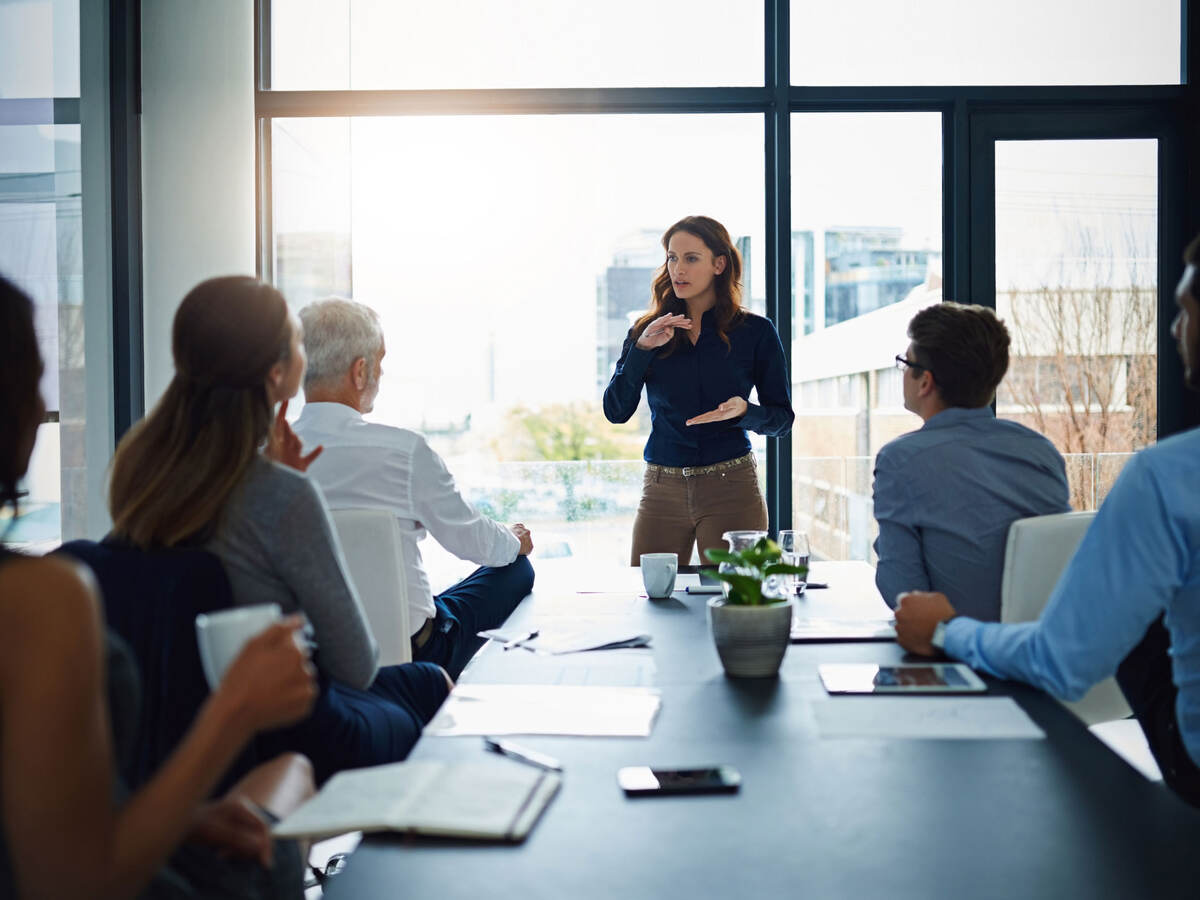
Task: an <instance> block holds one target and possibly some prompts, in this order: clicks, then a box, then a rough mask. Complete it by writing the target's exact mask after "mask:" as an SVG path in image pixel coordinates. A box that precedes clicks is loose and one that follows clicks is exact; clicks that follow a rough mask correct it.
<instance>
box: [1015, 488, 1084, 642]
mask: <svg viewBox="0 0 1200 900" xmlns="http://www.w3.org/2000/svg"><path fill="white" fill-rule="evenodd" d="M1095 517H1096V514H1095V513H1094V512H1069V513H1058V514H1057V515H1053V516H1034V517H1033V518H1030V519H1017V521H1015V522H1013V523H1012V525H1010V526H1009V529H1008V544H1007V546H1006V547H1005V551H1004V579H1003V581H1001V583H1000V621H1001V622H1032V621H1033V620H1034V619H1036V618H1037V617H1038V616H1040V615H1041V614H1042V609H1043V607H1045V605H1046V601H1047V600H1049V599H1050V592H1051V591H1053V590H1054V585H1056V584H1057V583H1058V579H1059V576H1061V575H1062V573H1063V570H1064V569H1066V568H1067V563H1069V562H1070V561H1071V557H1072V556H1074V555H1075V550H1076V548H1077V547H1078V546H1079V542H1080V541H1082V540H1083V535H1084V532H1086V531H1087V530H1088V526H1089V525H1091V524H1092V519H1094V518H1095Z"/></svg>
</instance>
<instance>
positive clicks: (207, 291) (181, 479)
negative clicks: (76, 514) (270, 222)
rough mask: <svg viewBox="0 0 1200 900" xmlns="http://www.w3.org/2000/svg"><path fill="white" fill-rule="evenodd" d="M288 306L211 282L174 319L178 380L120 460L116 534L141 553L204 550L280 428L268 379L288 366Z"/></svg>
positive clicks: (264, 287) (269, 294)
mask: <svg viewBox="0 0 1200 900" xmlns="http://www.w3.org/2000/svg"><path fill="white" fill-rule="evenodd" d="M291 337H292V326H291V323H290V321H289V319H288V309H287V302H286V301H285V300H284V299H283V295H282V294H280V293H279V291H277V290H275V288H273V287H271V286H270V285H268V284H264V283H262V282H261V281H257V280H255V279H253V278H245V277H228V278H213V279H210V280H208V281H203V282H201V283H200V284H198V285H196V287H194V288H192V290H191V292H189V293H188V295H187V296H186V297H184V298H183V303H181V304H180V306H179V310H178V311H177V312H176V313H175V323H174V326H173V328H172V334H171V349H172V352H173V354H174V357H175V377H174V378H173V379H172V380H171V384H170V385H169V386H168V387H167V390H166V393H164V394H163V397H162V399H161V400H159V402H158V405H157V406H155V407H154V409H153V411H152V412H151V413H150V414H149V415H148V416H146V418H145V419H143V420H142V421H141V422H139V423H138V424H137V425H135V426H134V427H133V428H131V429H130V431H129V433H128V434H127V435H125V437H124V438H123V439H122V440H121V443H120V446H118V447H117V453H116V456H115V457H113V463H112V479H111V481H110V484H109V493H108V502H109V510H110V512H111V514H112V519H113V534H115V535H116V536H117V537H120V538H124V539H125V540H128V541H129V542H131V543H132V544H134V545H136V546H139V547H173V546H175V545H177V544H182V543H203V542H204V541H205V540H207V539H208V538H209V537H211V536H212V534H213V533H214V531H215V530H216V527H217V524H218V522H219V520H220V515H221V511H222V509H223V508H224V506H225V503H226V500H227V499H228V498H229V495H230V493H231V492H232V491H233V489H234V488H235V487H236V486H237V484H238V482H239V481H240V480H241V478H242V476H243V475H244V474H245V472H246V469H247V468H248V467H249V466H250V463H251V462H252V461H253V460H254V457H255V455H256V454H257V453H258V449H259V446H260V445H261V444H262V443H263V441H264V440H265V439H266V437H267V432H268V430H269V429H270V426H271V415H272V408H271V402H270V400H269V399H268V397H267V388H266V379H267V375H268V373H269V372H270V370H271V367H272V366H274V365H275V364H276V363H278V362H281V361H286V360H287V358H288V355H289V352H290V347H291Z"/></svg>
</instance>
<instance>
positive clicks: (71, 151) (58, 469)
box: [0, 0, 88, 550]
mask: <svg viewBox="0 0 1200 900" xmlns="http://www.w3.org/2000/svg"><path fill="white" fill-rule="evenodd" d="M78 95H79V4H78V2H64V0H54V2H50V0H29V2H23V3H0V123H5V122H7V123H14V122H19V123H20V124H0V274H3V275H4V276H5V277H6V278H8V279H10V280H12V281H13V282H14V283H15V284H17V285H18V286H19V287H20V288H21V289H22V290H24V291H25V292H26V293H27V294H29V295H30V296H31V297H32V298H33V301H34V304H35V324H36V327H37V334H38V343H39V346H40V349H41V354H42V359H43V361H44V363H45V375H44V376H43V378H42V384H41V391H42V396H43V399H44V400H45V402H46V410H47V414H46V419H45V421H44V423H43V424H42V425H41V427H40V429H39V432H38V438H37V444H36V445H35V448H34V455H33V459H32V460H31V462H30V468H29V472H28V474H27V476H26V479H25V482H24V485H23V490H24V491H25V492H26V493H25V496H24V497H23V498H22V500H21V507H20V509H21V516H20V517H19V518H18V519H17V520H16V521H15V522H14V521H11V520H9V519H7V518H6V519H3V520H0V540H3V541H5V542H6V543H10V544H16V545H20V546H24V547H27V548H30V549H33V550H41V549H48V548H50V547H53V546H54V545H55V544H57V543H58V542H59V540H60V539H62V538H64V537H66V538H70V537H79V536H82V535H83V534H84V533H85V531H86V514H87V502H88V498H87V490H88V489H87V478H86V473H87V458H86V457H87V454H86V449H85V440H84V425H85V419H86V414H85V410H86V400H85V397H84V386H85V382H84V348H83V247H82V243H83V241H82V235H83V222H82V215H81V214H82V207H81V197H82V182H81V175H80V169H81V167H80V127H79V124H78V99H77V98H78ZM55 98H58V99H59V102H58V103H56V102H55ZM64 99H66V100H70V99H74V110H75V112H74V114H73V116H74V122H72V121H71V118H72V114H70V113H64V111H63V110H64V107H66V104H64V103H63V102H61V101H62V100H64Z"/></svg>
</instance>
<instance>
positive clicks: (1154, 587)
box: [896, 235, 1200, 807]
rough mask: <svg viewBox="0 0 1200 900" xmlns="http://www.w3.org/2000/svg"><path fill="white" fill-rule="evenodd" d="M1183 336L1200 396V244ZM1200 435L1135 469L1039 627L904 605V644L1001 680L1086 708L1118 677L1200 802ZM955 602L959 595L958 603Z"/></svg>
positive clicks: (1153, 742) (1170, 775)
mask: <svg viewBox="0 0 1200 900" xmlns="http://www.w3.org/2000/svg"><path fill="white" fill-rule="evenodd" d="M1183 261H1184V265H1185V268H1184V270H1183V277H1182V278H1180V280H1179V285H1178V287H1176V289H1175V301H1176V303H1177V304H1178V307H1179V312H1178V315H1177V316H1176V317H1175V321H1174V323H1173V324H1172V325H1171V334H1172V335H1173V336H1174V338H1175V341H1176V343H1177V345H1178V348H1179V355H1180V357H1181V358H1182V360H1183V377H1184V383H1185V384H1186V385H1187V386H1188V387H1189V388H1191V389H1192V390H1194V391H1200V235H1197V236H1196V238H1195V239H1193V240H1192V242H1191V243H1190V244H1189V245H1188V248H1187V250H1186V251H1184V257H1183ZM1197 485H1200V429H1197V428H1193V429H1192V430H1191V431H1185V432H1183V433H1181V434H1176V435H1173V436H1172V437H1169V438H1166V439H1164V440H1162V441H1159V442H1158V443H1157V444H1155V445H1154V446H1153V447H1149V448H1148V449H1146V450H1143V451H1141V452H1140V453H1138V454H1137V456H1135V457H1134V458H1133V459H1131V460H1130V461H1129V463H1128V464H1126V466H1125V468H1124V469H1123V470H1122V471H1121V476H1120V477H1119V478H1118V479H1117V483H1116V484H1115V485H1113V489H1112V490H1111V491H1110V492H1109V494H1108V497H1107V498H1105V500H1104V504H1103V505H1102V506H1101V507H1100V511H1099V512H1098V513H1096V519H1095V521H1094V522H1092V525H1091V527H1090V528H1089V529H1088V531H1087V534H1085V535H1084V536H1083V541H1082V542H1081V543H1080V545H1079V549H1078V550H1076V551H1075V555H1074V556H1073V557H1072V558H1071V562H1070V563H1069V564H1068V565H1067V568H1066V571H1064V572H1063V574H1062V577H1061V578H1059V580H1058V584H1057V585H1056V586H1055V588H1054V591H1053V592H1052V593H1051V594H1050V600H1049V601H1048V602H1047V603H1046V608H1045V609H1044V610H1042V616H1041V618H1040V619H1038V621H1036V622H1022V623H1020V624H1013V625H999V624H993V623H987V624H985V623H983V622H978V621H974V616H973V615H972V614H971V613H968V612H966V611H965V607H966V604H965V603H963V602H961V600H962V599H963V598H961V597H960V596H959V595H956V594H950V593H949V592H948V591H946V592H940V593H927V592H920V593H912V594H907V595H905V596H904V598H903V600H902V601H901V603H900V606H899V608H898V609H897V610H896V639H897V640H898V641H899V642H900V645H901V646H902V647H904V649H906V650H909V651H911V652H913V653H920V654H923V655H926V656H931V655H933V654H934V653H937V652H939V651H940V652H943V653H945V654H946V655H947V656H949V657H951V658H953V659H961V660H963V661H964V662H966V663H968V664H969V665H970V666H972V667H973V668H976V669H983V670H984V671H986V672H989V673H991V674H992V675H995V676H997V677H999V678H1013V679H1019V680H1020V681H1025V682H1028V683H1029V684H1032V685H1034V686H1036V687H1039V688H1042V689H1043V690H1046V691H1049V692H1050V693H1052V694H1054V695H1055V696H1056V697H1062V698H1063V699H1065V700H1078V699H1079V698H1080V697H1082V696H1083V695H1084V694H1085V693H1086V692H1087V690H1088V688H1090V687H1091V686H1092V685H1093V684H1095V683H1096V682H1098V681H1100V680H1101V679H1102V678H1106V677H1108V676H1109V675H1112V674H1113V672H1114V670H1115V672H1116V676H1117V684H1119V685H1120V686H1121V691H1122V692H1123V693H1124V694H1125V699H1126V700H1128V701H1129V706H1130V708H1132V709H1133V712H1134V715H1136V716H1137V719H1138V722H1139V723H1141V726H1142V730H1143V731H1144V732H1145V734H1146V740H1147V741H1148V742H1149V744H1150V750H1151V752H1152V753H1153V754H1154V759H1155V760H1156V761H1157V762H1158V765H1159V768H1160V769H1161V770H1162V773H1163V780H1164V781H1165V782H1166V783H1167V785H1168V786H1169V787H1170V788H1171V789H1172V790H1174V791H1175V792H1176V793H1178V794H1179V795H1180V796H1181V797H1183V799H1184V800H1186V801H1187V802H1188V803H1190V804H1192V805H1193V806H1196V807H1200V502H1197V497H1196V494H1197ZM946 594H949V597H950V598H953V601H954V602H953V605H952V604H951V602H950V599H948V598H947V596H946Z"/></svg>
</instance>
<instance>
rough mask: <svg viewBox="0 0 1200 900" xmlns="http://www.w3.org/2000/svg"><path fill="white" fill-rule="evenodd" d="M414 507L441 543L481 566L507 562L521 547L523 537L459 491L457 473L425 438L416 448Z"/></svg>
mask: <svg viewBox="0 0 1200 900" xmlns="http://www.w3.org/2000/svg"><path fill="white" fill-rule="evenodd" d="M412 499H413V509H414V511H415V512H416V514H417V516H418V518H419V521H420V523H421V524H422V525H423V526H424V527H425V529H426V530H427V531H428V532H429V533H430V534H432V535H433V536H434V537H435V538H436V539H437V542H438V543H439V544H441V545H442V546H443V547H445V548H446V549H447V550H449V551H450V552H451V553H453V554H454V555H455V556H457V557H458V558H459V559H465V560H469V561H471V562H473V563H475V564H477V565H480V566H507V565H508V564H509V563H511V562H514V561H515V560H516V558H517V555H518V554H519V553H520V551H521V541H520V540H519V539H518V538H517V536H516V535H515V534H513V533H512V531H510V530H509V529H508V528H506V527H505V526H504V525H501V524H499V523H498V522H493V521H492V520H491V519H489V518H488V517H487V516H485V515H484V514H483V513H481V512H480V511H479V510H478V509H476V508H475V507H474V506H472V505H471V504H470V503H468V502H467V501H466V500H465V499H464V498H463V496H462V495H461V494H460V493H459V492H458V488H457V487H456V486H455V484H454V476H453V475H451V474H450V470H449V469H447V468H446V464H445V463H444V462H443V461H442V458H441V457H440V456H438V455H437V453H435V452H434V450H433V448H432V447H430V446H429V444H427V443H426V442H425V441H421V442H420V444H418V445H417V447H416V450H415V451H414V452H413V461H412Z"/></svg>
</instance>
